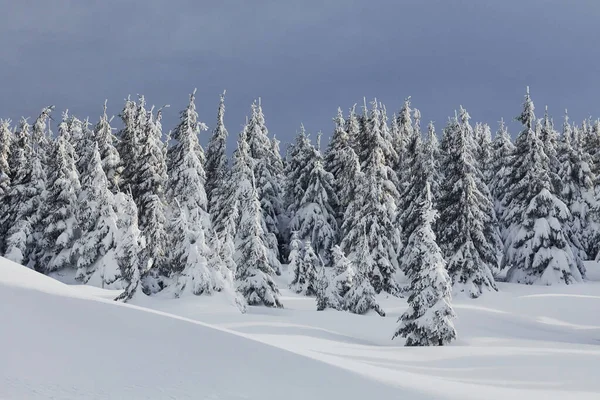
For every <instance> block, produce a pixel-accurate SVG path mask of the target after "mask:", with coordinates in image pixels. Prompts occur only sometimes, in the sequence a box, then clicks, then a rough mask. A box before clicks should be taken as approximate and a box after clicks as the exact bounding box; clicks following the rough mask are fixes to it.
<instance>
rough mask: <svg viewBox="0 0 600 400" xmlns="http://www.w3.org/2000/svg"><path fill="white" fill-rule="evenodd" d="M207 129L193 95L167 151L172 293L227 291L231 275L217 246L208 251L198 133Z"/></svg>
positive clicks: (209, 232) (208, 227)
mask: <svg viewBox="0 0 600 400" xmlns="http://www.w3.org/2000/svg"><path fill="white" fill-rule="evenodd" d="M204 127H205V125H204V124H203V123H201V122H199V121H198V114H197V112H196V107H195V92H194V93H192V95H191V96H190V102H189V104H188V107H187V108H186V109H185V110H183V111H182V112H181V120H180V123H179V125H178V126H177V127H176V128H175V130H174V131H173V136H172V138H173V140H175V145H174V146H173V147H172V148H171V149H170V151H169V157H170V159H169V187H168V194H169V198H170V201H171V202H172V203H174V204H176V205H177V209H176V210H175V213H174V216H173V220H172V222H171V229H170V233H171V241H170V243H171V245H170V248H171V252H170V255H169V265H170V269H171V272H175V273H176V274H177V276H176V287H175V295H176V296H180V295H181V294H182V293H185V292H189V293H192V294H194V295H201V294H212V293H213V292H216V291H221V290H222V289H223V288H225V287H227V288H231V287H232V285H233V282H232V280H231V277H232V276H231V273H230V272H229V271H227V269H226V266H225V265H224V263H223V261H222V259H221V257H220V254H219V250H220V249H219V247H220V246H218V245H215V246H214V247H212V246H211V245H210V243H209V239H208V238H209V237H211V236H213V230H212V225H211V221H210V216H209V214H208V212H207V203H208V202H207V198H206V192H205V188H204V183H205V180H206V175H205V172H204V166H203V165H202V160H201V159H200V157H199V154H201V153H202V148H201V146H200V143H199V141H198V134H199V133H200V130H201V129H203V128H204Z"/></svg>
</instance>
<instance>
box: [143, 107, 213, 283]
mask: <svg viewBox="0 0 600 400" xmlns="http://www.w3.org/2000/svg"><path fill="white" fill-rule="evenodd" d="M144 104H145V101H144V100H143V97H142V98H141V100H140V103H139V109H138V119H139V120H143V121H144V125H143V127H144V129H143V134H142V136H141V137H140V141H139V145H140V154H139V157H140V158H139V163H140V164H139V169H138V170H137V171H136V175H135V176H134V178H135V181H132V185H131V186H132V188H135V189H134V190H132V193H134V195H133V199H134V201H135V202H136V205H137V207H138V220H139V226H140V229H141V231H142V233H143V235H144V243H145V245H144V248H143V250H142V253H143V255H142V263H143V264H142V265H143V266H144V267H143V271H144V272H145V274H144V281H143V283H144V291H145V292H147V293H156V292H157V291H159V290H160V289H162V288H163V287H164V285H165V283H164V282H163V280H164V278H167V277H169V276H170V275H171V268H170V266H169V264H168V262H167V246H168V235H167V231H166V225H167V217H166V204H165V193H164V192H165V186H166V184H167V163H166V160H165V153H164V148H163V144H162V142H161V138H162V126H161V124H160V121H161V110H159V111H158V113H157V115H156V117H154V115H153V113H152V110H150V112H148V113H146V111H145V109H144ZM141 114H146V117H145V118H142V117H141V116H140V115H141ZM135 193H137V197H136V195H135ZM204 202H205V203H206V196H204Z"/></svg>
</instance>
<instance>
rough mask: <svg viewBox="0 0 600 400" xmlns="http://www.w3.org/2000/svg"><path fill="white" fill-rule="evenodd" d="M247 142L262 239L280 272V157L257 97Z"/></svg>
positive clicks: (281, 210)
mask: <svg viewBox="0 0 600 400" xmlns="http://www.w3.org/2000/svg"><path fill="white" fill-rule="evenodd" d="M246 139H247V141H248V146H249V155H250V160H251V167H252V172H253V173H254V178H255V180H256V190H257V191H258V198H259V201H260V206H261V210H262V214H263V219H264V222H265V238H266V240H267V246H268V249H269V261H270V263H271V266H272V268H273V269H274V270H275V271H276V272H277V273H278V274H280V273H281V264H280V262H279V240H280V239H281V235H280V232H279V216H280V215H281V214H282V213H283V195H282V188H281V183H280V182H281V180H282V176H281V175H279V174H280V173H281V171H279V170H278V161H281V158H280V157H281V156H280V155H278V154H275V153H274V152H273V145H272V143H271V140H270V139H269V136H268V130H267V126H266V124H265V116H264V114H263V110H262V105H261V102H260V99H259V101H258V103H254V104H253V105H252V117H251V118H250V121H249V124H248V130H247V138H246Z"/></svg>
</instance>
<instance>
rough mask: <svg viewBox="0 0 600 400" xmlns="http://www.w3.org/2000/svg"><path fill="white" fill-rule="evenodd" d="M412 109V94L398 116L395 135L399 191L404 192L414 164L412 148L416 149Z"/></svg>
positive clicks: (395, 167) (395, 168) (405, 101)
mask: <svg viewBox="0 0 600 400" xmlns="http://www.w3.org/2000/svg"><path fill="white" fill-rule="evenodd" d="M411 112H412V109H411V107H410V96H409V97H407V98H406V99H405V100H404V103H403V105H402V108H401V109H400V112H399V113H398V116H397V117H396V132H395V135H394V136H395V137H394V144H393V146H394V148H395V149H396V152H397V153H398V163H397V164H396V165H395V166H394V170H395V171H396V173H397V174H398V191H399V192H400V193H403V192H404V191H405V190H406V187H407V186H408V184H409V180H410V176H411V172H410V166H411V165H412V164H413V154H411V153H410V148H411V147H412V148H413V149H414V146H415V140H416V135H415V133H414V125H413V123H412V118H411Z"/></svg>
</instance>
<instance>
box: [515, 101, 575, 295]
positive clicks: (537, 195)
mask: <svg viewBox="0 0 600 400" xmlns="http://www.w3.org/2000/svg"><path fill="white" fill-rule="evenodd" d="M534 109H535V107H534V104H533V101H532V100H531V96H530V95H529V90H527V94H526V95H525V102H524V104H523V112H522V113H521V115H520V116H519V117H518V118H517V120H518V121H520V122H521V123H522V124H523V130H522V131H521V133H520V134H519V136H518V137H517V140H516V151H515V154H514V162H513V168H512V173H511V174H510V177H509V181H508V182H507V187H508V188H509V190H508V191H507V193H506V196H505V205H506V210H505V212H504V215H503V219H504V223H505V224H506V226H509V233H508V235H507V242H506V244H505V249H506V254H505V257H504V259H503V266H505V267H506V268H509V269H508V272H507V280H508V281H509V282H514V283H525V284H533V283H538V284H544V285H551V284H554V283H567V284H568V283H574V282H579V281H581V280H582V274H583V273H584V269H583V265H582V264H581V262H580V261H579V260H578V258H577V256H576V255H575V254H574V252H573V244H572V243H571V241H570V239H569V236H568V231H566V230H565V229H564V226H565V224H566V223H567V221H568V220H569V218H570V213H569V210H568V207H567V206H566V205H565V204H564V203H563V202H562V201H561V200H560V199H559V198H558V197H557V196H556V194H554V193H553V192H552V191H553V190H554V189H555V188H554V185H553V184H552V179H551V173H552V171H551V169H550V159H549V157H548V156H547V155H546V152H545V151H544V142H542V138H541V131H536V119H535V114H534Z"/></svg>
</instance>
